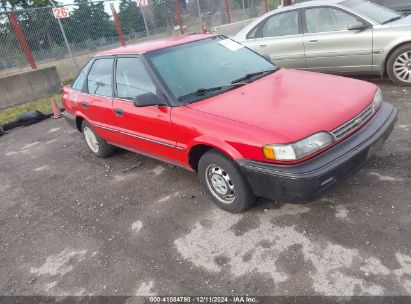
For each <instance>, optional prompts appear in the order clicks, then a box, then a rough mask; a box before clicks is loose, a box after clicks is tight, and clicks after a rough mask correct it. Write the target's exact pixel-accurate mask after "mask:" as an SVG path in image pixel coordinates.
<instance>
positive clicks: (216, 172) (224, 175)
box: [198, 150, 256, 213]
mask: <svg viewBox="0 0 411 304" xmlns="http://www.w3.org/2000/svg"><path fill="white" fill-rule="evenodd" d="M198 176H199V179H200V182H201V184H202V185H203V187H204V188H205V190H206V191H207V193H208V195H209V196H210V197H211V199H212V200H213V202H214V203H215V204H216V205H217V206H218V207H220V208H221V209H224V210H226V211H228V212H233V213H237V212H241V211H244V210H246V209H248V208H250V207H251V206H252V205H253V204H254V202H255V200H256V197H255V196H254V193H253V192H252V190H251V189H250V186H249V185H248V183H247V181H246V180H245V178H244V176H243V174H242V173H241V171H240V169H239V168H238V167H237V165H236V164H235V163H234V162H233V161H232V160H230V159H229V158H228V157H226V156H225V155H223V154H222V153H220V152H218V151H215V150H211V151H208V152H207V153H205V154H204V155H203V156H202V157H201V159H200V162H199V164H198Z"/></svg>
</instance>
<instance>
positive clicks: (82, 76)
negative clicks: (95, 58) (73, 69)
mask: <svg viewBox="0 0 411 304" xmlns="http://www.w3.org/2000/svg"><path fill="white" fill-rule="evenodd" d="M90 65H91V61H89V62H88V63H87V64H86V66H85V67H84V68H83V69H82V70H81V71H80V73H79V74H78V76H77V78H76V79H75V80H74V82H73V85H72V86H71V88H72V89H74V90H76V91H80V92H83V91H84V87H85V84H86V76H87V71H88V69H89V67H90Z"/></svg>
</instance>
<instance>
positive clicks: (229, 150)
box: [187, 135, 244, 160]
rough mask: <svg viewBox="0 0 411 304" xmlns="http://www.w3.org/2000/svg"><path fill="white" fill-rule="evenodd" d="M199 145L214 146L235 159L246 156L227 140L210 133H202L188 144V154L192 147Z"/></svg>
mask: <svg viewBox="0 0 411 304" xmlns="http://www.w3.org/2000/svg"><path fill="white" fill-rule="evenodd" d="M198 145H205V146H209V147H212V148H214V149H216V150H219V151H221V152H222V153H224V154H226V155H227V156H229V157H230V158H231V159H233V160H237V159H243V158H244V157H243V156H242V155H241V153H240V152H239V151H237V150H236V149H235V148H234V147H233V146H231V145H230V144H229V143H227V142H226V141H224V140H221V139H218V138H215V137H212V136H209V135H202V136H199V137H197V138H194V139H193V140H192V141H191V142H190V143H189V145H188V149H187V155H189V154H190V151H191V149H192V148H194V147H195V146H198Z"/></svg>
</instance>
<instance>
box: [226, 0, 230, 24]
mask: <svg viewBox="0 0 411 304" xmlns="http://www.w3.org/2000/svg"><path fill="white" fill-rule="evenodd" d="M228 1H229V0H224V2H225V11H226V13H227V20H228V23H231V13H230V4H229V3H228Z"/></svg>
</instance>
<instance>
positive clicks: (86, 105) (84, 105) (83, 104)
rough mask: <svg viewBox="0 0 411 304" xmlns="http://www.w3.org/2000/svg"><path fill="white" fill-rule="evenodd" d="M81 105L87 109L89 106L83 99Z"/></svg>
mask: <svg viewBox="0 0 411 304" xmlns="http://www.w3.org/2000/svg"><path fill="white" fill-rule="evenodd" d="M81 106H82V107H83V108H84V109H87V108H88V102H85V101H83V102H82V103H81Z"/></svg>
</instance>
